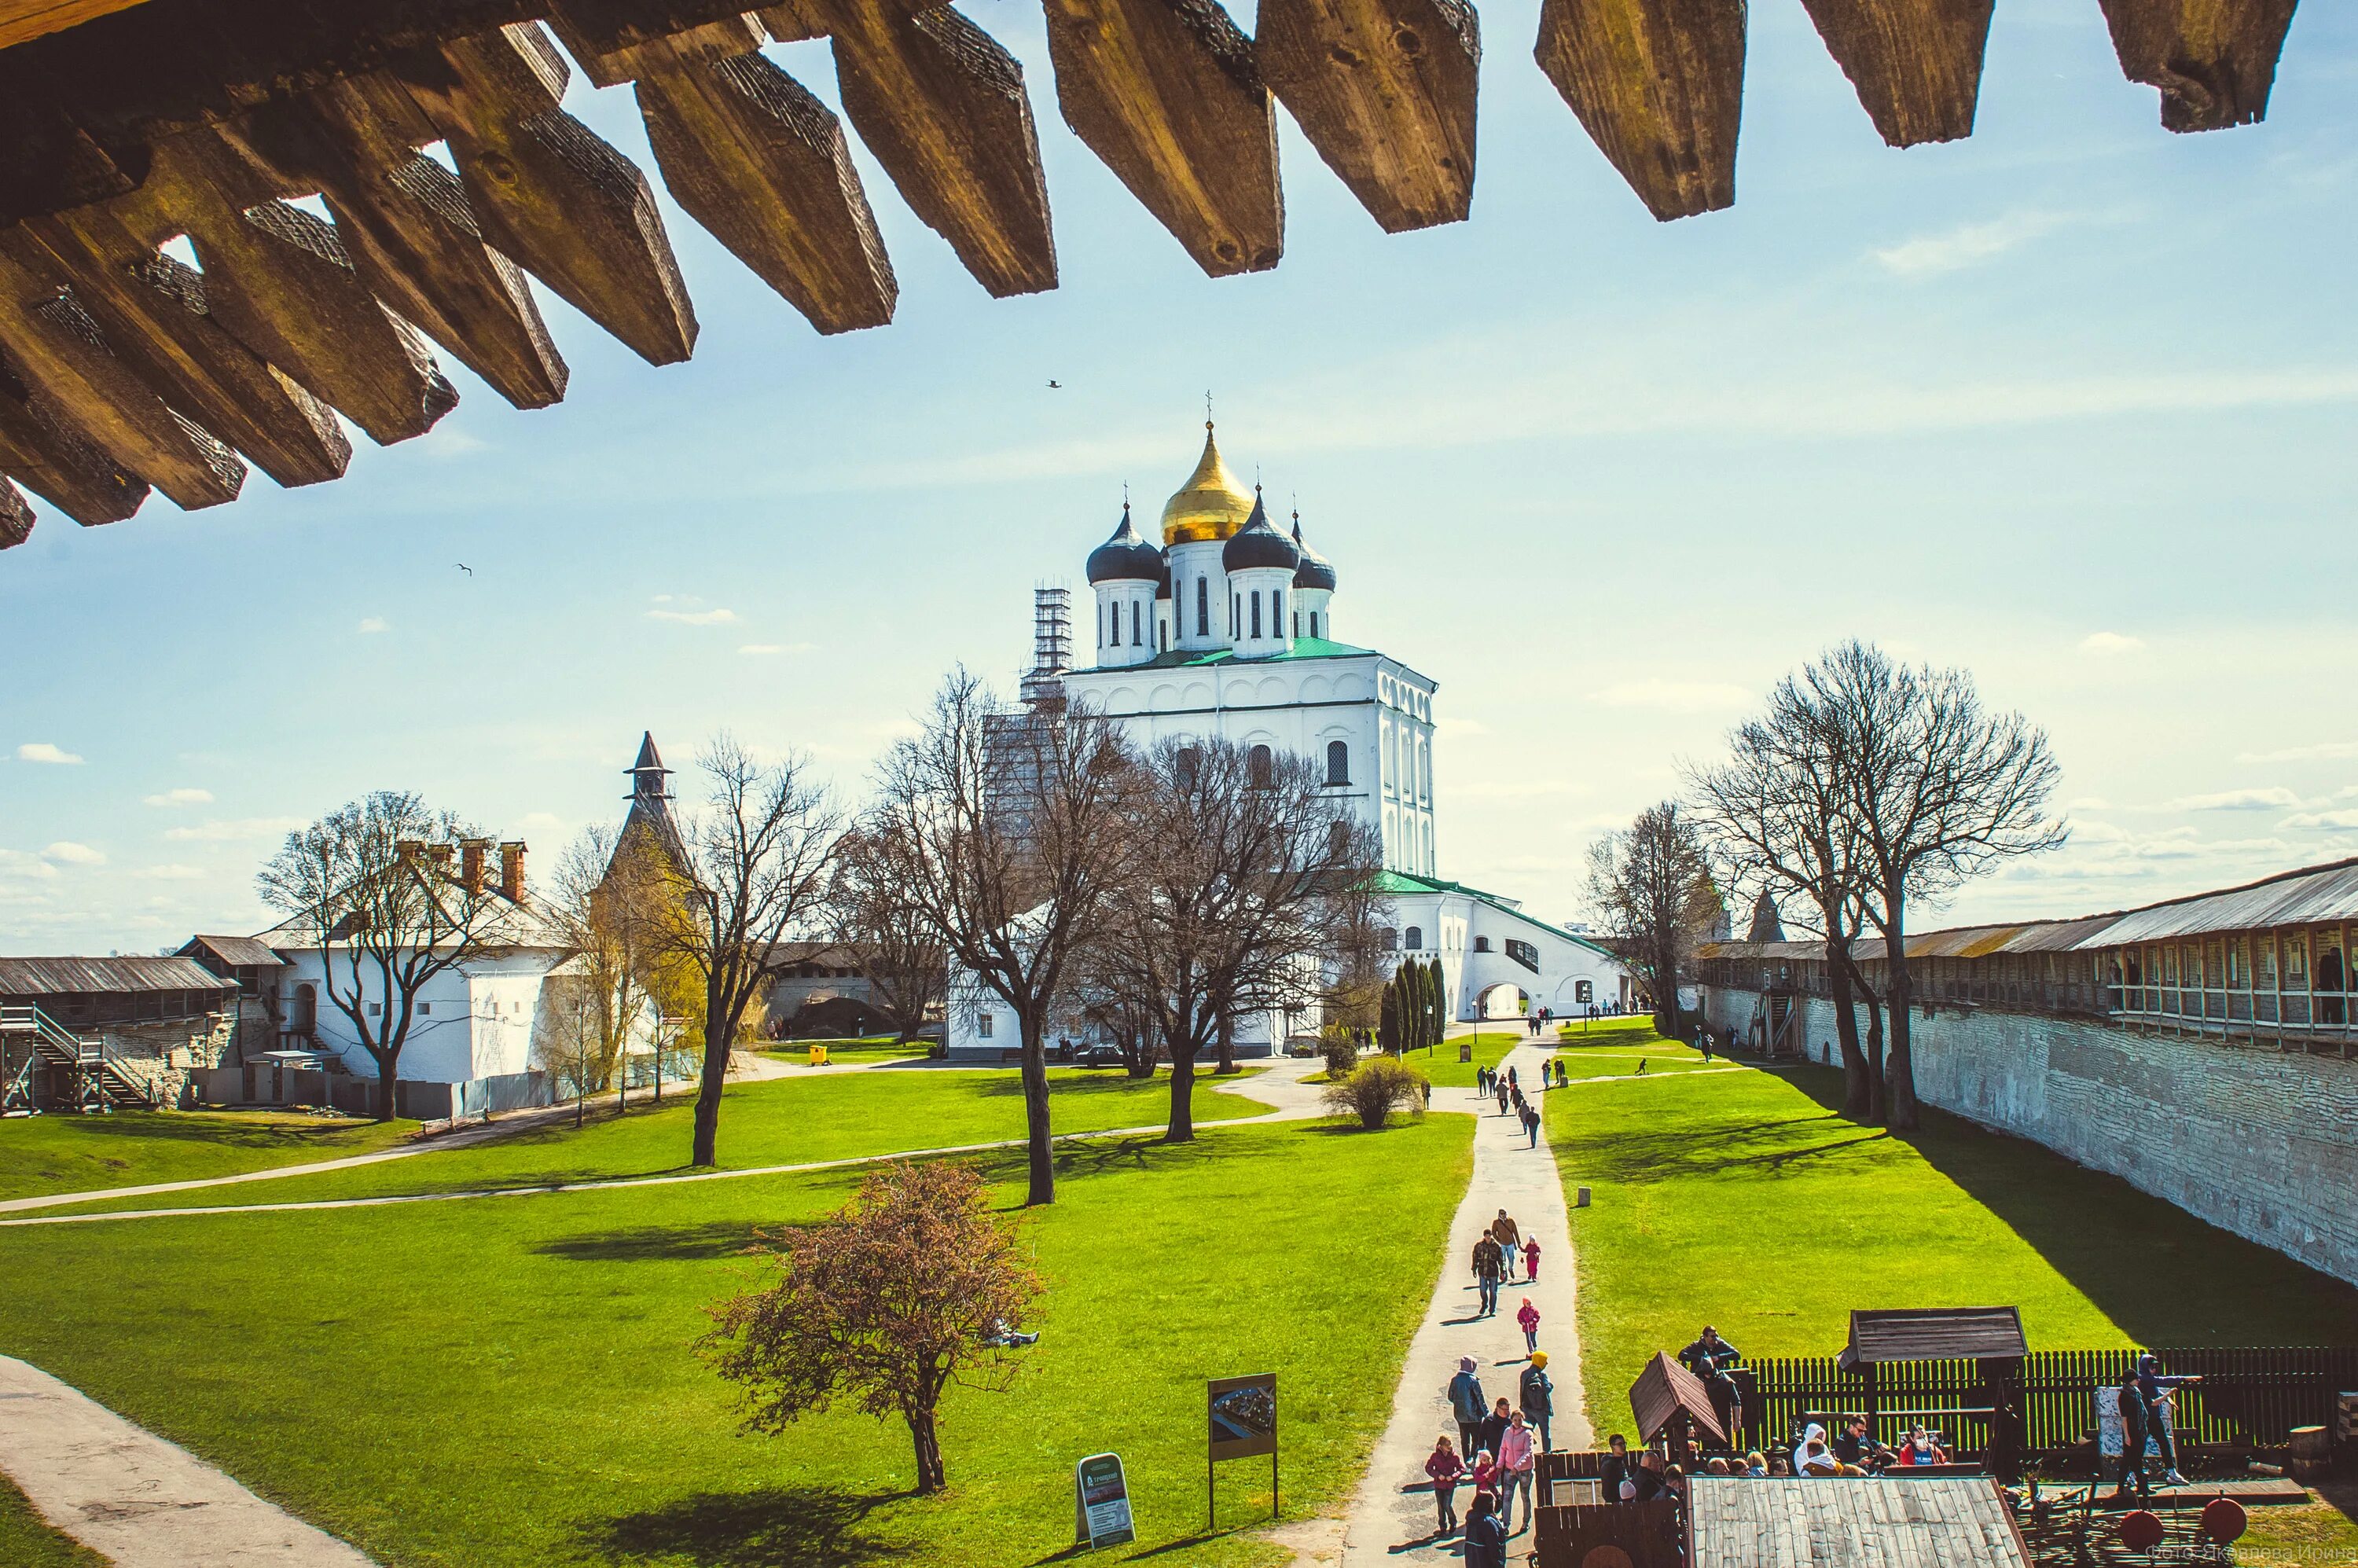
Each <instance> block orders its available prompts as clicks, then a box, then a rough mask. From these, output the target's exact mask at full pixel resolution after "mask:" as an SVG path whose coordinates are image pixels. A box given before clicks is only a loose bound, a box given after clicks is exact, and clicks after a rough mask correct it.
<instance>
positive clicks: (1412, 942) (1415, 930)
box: [1408, 925, 1424, 953]
mask: <svg viewBox="0 0 2358 1568" xmlns="http://www.w3.org/2000/svg"><path fill="white" fill-rule="evenodd" d="M1423 949H1424V927H1423V926H1422V925H1412V926H1410V927H1409V928H1408V950H1409V951H1410V952H1412V953H1417V952H1422V951H1423Z"/></svg>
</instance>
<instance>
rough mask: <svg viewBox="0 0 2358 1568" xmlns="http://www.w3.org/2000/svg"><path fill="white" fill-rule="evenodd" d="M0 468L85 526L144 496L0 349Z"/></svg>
mask: <svg viewBox="0 0 2358 1568" xmlns="http://www.w3.org/2000/svg"><path fill="white" fill-rule="evenodd" d="M0 471H5V472H6V473H7V474H8V475H9V476H10V477H11V478H13V479H15V480H16V481H17V482H18V483H20V484H22V485H23V486H24V487H25V488H26V489H27V490H29V491H31V492H33V493H34V494H36V495H38V496H39V497H41V499H43V500H44V501H47V502H48V503H49V504H50V505H52V506H54V507H56V508H57V509H58V510H59V511H60V512H62V513H64V514H66V515H67V516H69V517H70V518H72V519H73V520H74V521H75V522H77V523H79V524H81V525H82V526H83V527H85V528H94V527H96V526H98V525H99V524H102V523H120V522H122V521H123V520H124V518H125V517H128V516H130V515H131V514H133V513H135V512H136V511H138V510H139V506H140V503H142V502H144V501H146V499H147V481H146V480H144V479H141V478H140V477H139V476H138V475H137V474H135V473H133V472H131V471H130V470H128V469H125V468H124V466H123V465H122V464H121V463H119V462H116V461H115V460H114V458H113V457H112V456H110V455H108V453H107V452H105V451H104V450H103V449H101V448H100V447H99V445H98V444H97V443H96V442H95V441H92V440H91V439H90V438H88V437H87V436H85V435H83V434H82V432H81V431H80V430H78V429H76V428H75V427H73V425H72V423H71V422H70V421H69V420H68V419H67V418H65V416H63V414H62V412H61V411H60V410H59V408H58V407H57V406H55V405H54V404H53V403H51V402H50V401H49V399H48V398H46V397H44V396H41V395H39V394H38V393H36V392H35V391H34V389H33V388H32V387H31V386H29V385H27V384H26V382H25V380H24V378H23V377H22V376H21V375H20V374H18V373H17V367H16V365H15V364H14V363H12V362H10V360H9V358H8V356H7V355H6V354H5V352H0Z"/></svg>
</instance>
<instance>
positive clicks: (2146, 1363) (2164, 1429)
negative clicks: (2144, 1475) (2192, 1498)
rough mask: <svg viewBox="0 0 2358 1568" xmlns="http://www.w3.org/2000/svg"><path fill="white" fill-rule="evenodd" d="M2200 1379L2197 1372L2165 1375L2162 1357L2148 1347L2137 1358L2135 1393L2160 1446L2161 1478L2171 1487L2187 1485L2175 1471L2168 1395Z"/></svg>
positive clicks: (2174, 1435) (2175, 1437)
mask: <svg viewBox="0 0 2358 1568" xmlns="http://www.w3.org/2000/svg"><path fill="white" fill-rule="evenodd" d="M2201 1380H2202V1379H2201V1375H2200V1374H2195V1375H2191V1376H2188V1377H2182V1378H2169V1377H2164V1376H2163V1375H2162V1371H2161V1357H2158V1356H2156V1355H2155V1354H2154V1353H2153V1352H2152V1351H2150V1350H2148V1351H2146V1352H2145V1353H2144V1354H2143V1355H2141V1356H2139V1357H2137V1358H2136V1382H2137V1397H2138V1398H2139V1399H2141V1400H2144V1401H2145V1417H2146V1430H2147V1431H2148V1432H2150V1433H2153V1440H2154V1442H2155V1443H2156V1444H2158V1445H2159V1446H2160V1448H2161V1463H2162V1476H2161V1478H2162V1480H2163V1481H2164V1482H2165V1483H2167V1484H2168V1485H2169V1486H2172V1487H2182V1486H2184V1485H2186V1477H2185V1476H2181V1475H2180V1474H2179V1473H2178V1433H2177V1431H2176V1425H2177V1423H2176V1421H2175V1419H2174V1417H2173V1414H2172V1412H2171V1410H2170V1395H2171V1394H2172V1393H2173V1392H2174V1391H2175V1390H2178V1389H2180V1388H2181V1387H2183V1386H2184V1385H2186V1384H2188V1383H2199V1382H2201Z"/></svg>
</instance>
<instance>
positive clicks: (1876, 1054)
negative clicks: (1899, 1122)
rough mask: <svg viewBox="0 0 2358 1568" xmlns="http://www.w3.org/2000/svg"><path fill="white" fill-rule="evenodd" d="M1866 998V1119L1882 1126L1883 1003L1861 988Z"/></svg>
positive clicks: (1861, 992) (1871, 992)
mask: <svg viewBox="0 0 2358 1568" xmlns="http://www.w3.org/2000/svg"><path fill="white" fill-rule="evenodd" d="M1860 994H1861V995H1862V996H1864V997H1866V1051H1865V1054H1866V1119H1867V1120H1869V1121H1871V1122H1873V1123H1875V1124H1876V1125H1877V1126H1878V1127H1880V1126H1881V1125H1882V1124H1883V1003H1882V1001H1881V1000H1879V999H1878V998H1877V996H1876V994H1875V993H1874V992H1873V991H1871V990H1867V989H1865V988H1864V987H1863V986H1862V987H1861V988H1860Z"/></svg>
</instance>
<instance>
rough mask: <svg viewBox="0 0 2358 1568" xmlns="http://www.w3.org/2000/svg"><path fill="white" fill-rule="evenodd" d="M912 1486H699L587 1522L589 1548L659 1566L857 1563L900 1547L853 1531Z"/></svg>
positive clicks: (815, 1567)
mask: <svg viewBox="0 0 2358 1568" xmlns="http://www.w3.org/2000/svg"><path fill="white" fill-rule="evenodd" d="M912 1495H913V1494H911V1493H907V1492H884V1493H879V1494H876V1495H874V1496H871V1497H858V1496H855V1495H853V1494H851V1493H848V1492H835V1491H824V1490H820V1489H818V1488H816V1487H763V1488H762V1489H761V1490H759V1491H753V1492H704V1493H699V1494H698V1495H697V1496H695V1497H690V1498H680V1499H679V1500H678V1501H677V1502H675V1503H671V1504H667V1505H666V1506H665V1507H663V1508H659V1509H648V1510H647V1511H645V1512H644V1513H635V1514H626V1515H623V1516H622V1518H620V1519H606V1520H601V1521H599V1522H597V1523H594V1524H591V1525H589V1526H586V1527H585V1529H584V1530H583V1534H584V1535H585V1536H586V1537H587V1539H588V1543H589V1545H590V1549H591V1550H592V1551H594V1552H599V1553H600V1554H601V1555H602V1556H603V1557H604V1558H605V1560H606V1561H607V1562H609V1563H649V1564H654V1563H661V1564H663V1565H664V1568H679V1565H683V1564H684V1565H690V1568H859V1565H860V1564H862V1563H877V1562H882V1561H885V1560H887V1559H891V1558H895V1557H903V1556H905V1555H906V1552H905V1549H903V1548H902V1547H898V1546H893V1545H890V1544H887V1543H885V1542H882V1541H874V1540H872V1539H870V1538H868V1537H866V1536H863V1535H862V1534H861V1533H860V1526H861V1524H862V1523H864V1522H865V1521H866V1519H867V1518H868V1516H869V1515H870V1514H871V1513H873V1512H874V1511H875V1510H876V1509H878V1508H880V1507H882V1505H884V1504H886V1503H893V1502H899V1501H900V1500H902V1499H903V1498H907V1497H910V1496H912Z"/></svg>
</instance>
